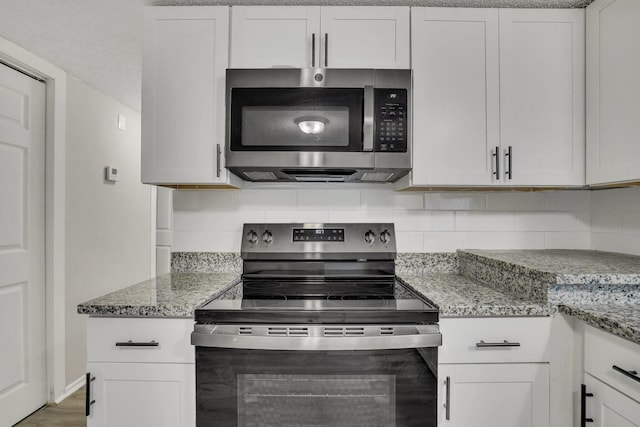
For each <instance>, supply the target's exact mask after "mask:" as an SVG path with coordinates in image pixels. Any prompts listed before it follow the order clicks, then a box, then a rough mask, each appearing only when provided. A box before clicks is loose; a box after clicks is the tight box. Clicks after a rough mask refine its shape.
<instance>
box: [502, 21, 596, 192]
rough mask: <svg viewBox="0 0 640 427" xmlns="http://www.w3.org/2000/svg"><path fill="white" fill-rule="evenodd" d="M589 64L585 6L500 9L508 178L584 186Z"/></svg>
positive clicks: (526, 182)
mask: <svg viewBox="0 0 640 427" xmlns="http://www.w3.org/2000/svg"><path fill="white" fill-rule="evenodd" d="M584 69H585V65H584V11H583V10H580V9H572V10H553V9H551V10H544V9H532V10H523V9H503V10H500V145H501V148H502V156H503V157H502V159H503V161H504V162H503V163H504V173H505V174H506V177H504V176H503V179H505V183H507V184H510V185H527V186H529V185H532V186H533V185H542V186H547V185H548V186H555V185H584V183H585V175H584V174H585V172H584V171H585V154H584V153H585V131H584V127H585V116H584V110H585V108H584V81H585V77H584ZM509 150H511V151H509ZM509 153H510V156H511V158H510V159H509Z"/></svg>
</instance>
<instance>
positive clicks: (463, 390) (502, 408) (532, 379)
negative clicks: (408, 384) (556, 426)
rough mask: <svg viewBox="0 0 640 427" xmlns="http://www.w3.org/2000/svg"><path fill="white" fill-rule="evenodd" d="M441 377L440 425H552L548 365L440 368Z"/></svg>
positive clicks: (499, 426)
mask: <svg viewBox="0 0 640 427" xmlns="http://www.w3.org/2000/svg"><path fill="white" fill-rule="evenodd" d="M438 377H439V378H440V387H439V392H438V395H439V397H438V398H439V402H440V405H439V411H438V412H439V414H438V415H439V416H438V420H439V424H438V425H440V426H452V427H453V426H459V427H469V426H474V427H515V426H517V427H545V426H546V427H548V426H549V365H548V364H544V363H538V364H536V363H502V364H500V363H499V364H481V363H478V364H460V365H457V364H451V365H440V366H439V367H438ZM447 388H448V390H447Z"/></svg>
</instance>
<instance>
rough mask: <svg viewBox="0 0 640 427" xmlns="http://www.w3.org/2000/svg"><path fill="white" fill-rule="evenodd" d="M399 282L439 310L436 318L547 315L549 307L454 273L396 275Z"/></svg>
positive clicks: (405, 273)
mask: <svg viewBox="0 0 640 427" xmlns="http://www.w3.org/2000/svg"><path fill="white" fill-rule="evenodd" d="M398 276H399V277H400V279H401V280H402V281H403V282H404V283H405V284H407V285H408V286H409V287H410V288H412V289H413V290H415V291H416V292H418V293H419V294H420V295H422V296H424V297H425V298H427V299H428V300H430V301H431V302H433V303H434V304H435V305H437V306H438V308H439V309H440V317H465V316H467V317H479V316H548V315H550V314H551V313H552V307H551V306H550V305H549V304H545V303H540V302H535V301H532V300H530V299H527V298H520V297H517V296H515V295H513V294H510V293H508V292H504V291H502V290H500V289H496V288H493V287H490V286H486V285H483V284H482V283H480V282H478V281H476V280H473V279H470V278H468V277H464V276H461V275H459V274H456V273H412V272H399V273H398Z"/></svg>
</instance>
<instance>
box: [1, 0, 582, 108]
mask: <svg viewBox="0 0 640 427" xmlns="http://www.w3.org/2000/svg"><path fill="white" fill-rule="evenodd" d="M591 1H592V0H0V36H2V37H4V38H5V39H7V40H9V41H12V42H13V43H15V44H17V45H19V46H22V47H23V48H25V49H27V50H28V51H31V52H33V53H34V54H36V55H38V56H39V57H41V58H44V59H46V60H47V61H49V62H51V63H52V64H55V65H57V66H58V67H60V68H62V69H63V70H65V71H67V72H68V73H70V74H72V75H73V76H75V77H77V78H79V79H80V80H82V81H83V82H85V83H87V84H89V85H91V86H93V87H94V88H96V89H98V90H100V91H101V92H103V93H105V94H107V95H110V96H112V97H113V98H115V99H117V100H118V101H120V102H122V103H123V104H125V105H127V106H129V107H131V108H133V109H135V110H137V111H140V74H141V71H140V70H141V41H142V28H141V27H142V25H141V24H142V15H143V8H144V6H145V5H212V4H216V5H220V4H223V5H227V4H272V5H276V4H277V5H284V4H299V5H410V6H452V7H539V8H557V7H567V8H572V7H585V6H586V5H587V4H589V3H591Z"/></svg>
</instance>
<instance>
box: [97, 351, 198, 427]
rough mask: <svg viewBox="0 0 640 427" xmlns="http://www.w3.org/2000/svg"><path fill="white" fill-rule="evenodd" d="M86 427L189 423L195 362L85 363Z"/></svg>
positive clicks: (178, 426) (192, 410) (179, 425)
mask: <svg viewBox="0 0 640 427" xmlns="http://www.w3.org/2000/svg"><path fill="white" fill-rule="evenodd" d="M88 371H89V373H90V374H91V377H92V378H95V380H94V381H92V383H91V394H90V398H91V400H93V401H95V403H94V404H93V405H91V410H90V415H89V416H88V417H87V426H88V427H111V426H118V427H142V426H153V427H193V426H194V425H195V403H194V402H195V389H196V386H195V365H192V364H191V365H189V364H181V363H180V364H179V363H89V364H88Z"/></svg>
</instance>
